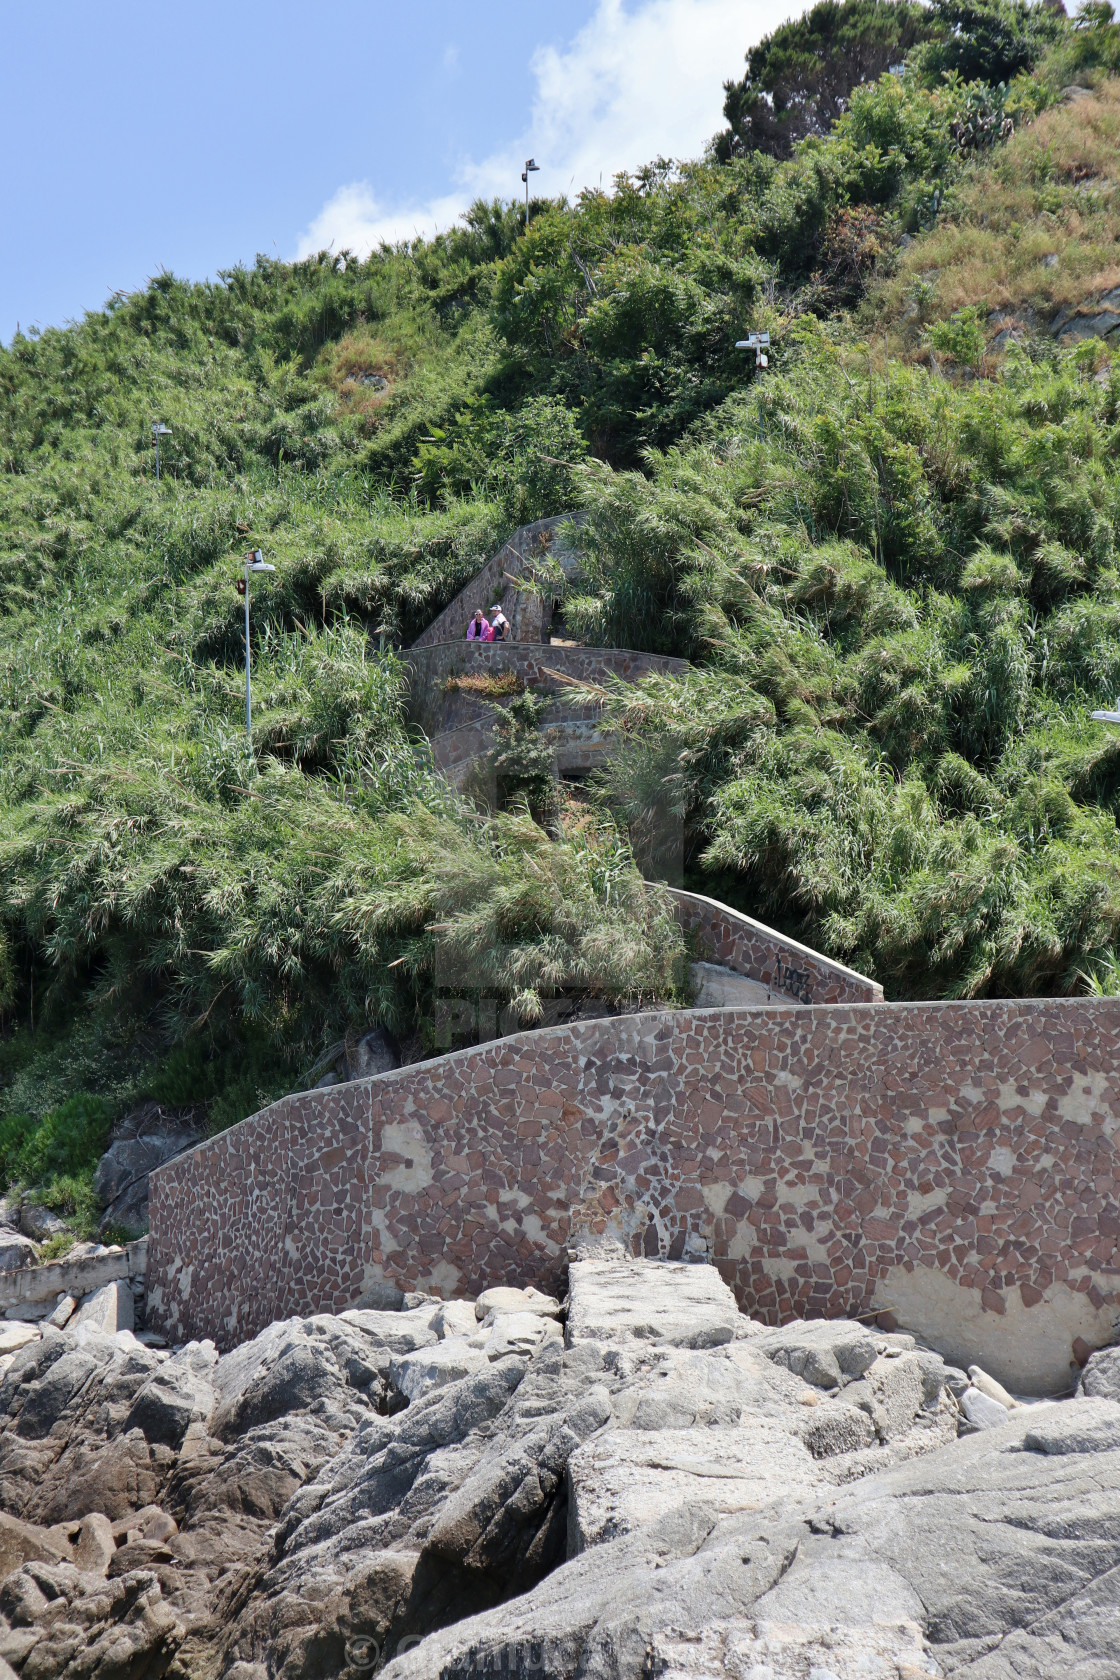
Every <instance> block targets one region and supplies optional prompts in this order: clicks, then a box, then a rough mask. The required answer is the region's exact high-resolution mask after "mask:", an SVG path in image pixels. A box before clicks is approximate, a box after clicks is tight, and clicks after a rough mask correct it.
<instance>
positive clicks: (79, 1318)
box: [67, 1282, 135, 1336]
mask: <svg viewBox="0 0 1120 1680" xmlns="http://www.w3.org/2000/svg"><path fill="white" fill-rule="evenodd" d="M134 1325H135V1317H134V1314H133V1301H132V1291H131V1289H130V1288H129V1287H128V1284H127V1283H124V1282H118V1283H107V1284H105V1285H104V1287H103V1288H101V1289H98V1290H96V1291H95V1292H94V1294H92V1295H87V1296H86V1297H85V1299H84V1300H83V1302H82V1303H81V1305H80V1306H79V1308H78V1310H77V1312H76V1313H75V1314H74V1316H73V1318H72V1319H71V1320H70V1321H69V1324H68V1326H67V1328H68V1329H70V1330H73V1331H74V1332H77V1331H79V1330H81V1329H82V1328H83V1327H86V1326H88V1327H89V1328H90V1329H91V1330H97V1331H100V1332H101V1333H102V1334H103V1335H106V1336H112V1335H115V1334H116V1332H117V1331H118V1330H131V1329H132V1328H133V1327H134Z"/></svg>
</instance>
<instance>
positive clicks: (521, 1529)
mask: <svg viewBox="0 0 1120 1680" xmlns="http://www.w3.org/2000/svg"><path fill="white" fill-rule="evenodd" d="M3 1338H6V1340H3V1347H2V1351H0V1370H2V1374H0V1511H2V1512H3V1513H4V1515H2V1516H0V1680H11V1675H12V1673H13V1672H17V1673H18V1674H19V1675H20V1676H21V1680H55V1677H56V1676H66V1677H68V1680H69V1677H74V1680H77V1677H78V1676H81V1677H83V1680H95V1677H96V1680H125V1677H127V1680H149V1677H151V1680H158V1677H159V1676H163V1675H172V1676H176V1677H178V1680H185V1677H187V1676H190V1677H192V1680H195V1677H199V1680H201V1677H206V1680H211V1677H212V1680H320V1677H326V1676H328V1675H331V1676H335V1675H337V1676H342V1677H345V1680H359V1677H361V1676H367V1675H371V1674H373V1673H375V1672H377V1671H379V1670H381V1669H383V1668H384V1669H385V1672H386V1675H387V1676H391V1677H392V1680H406V1677H408V1680H437V1677H443V1676H456V1677H457V1676H463V1677H466V1676H474V1675H480V1676H481V1675H484V1674H485V1675H490V1676H492V1675H494V1674H495V1673H498V1672H500V1673H502V1674H510V1675H521V1674H524V1675H526V1676H529V1675H534V1676H538V1677H539V1676H549V1677H553V1676H555V1677H557V1680H567V1677H569V1676H570V1677H572V1680H576V1676H580V1677H583V1676H604V1677H608V1676H609V1677H617V1680H623V1677H626V1680H629V1677H633V1680H638V1677H639V1676H654V1675H657V1676H669V1677H671V1680H675V1677H677V1676H681V1677H684V1676H693V1675H697V1676H698V1675H717V1676H722V1675H727V1676H737V1677H745V1676H748V1675H749V1676H751V1677H752V1680H762V1677H763V1676H765V1680H785V1677H789V1680H794V1677H798V1680H809V1677H810V1676H817V1677H819V1676H823V1675H827V1676H829V1677H832V1680H855V1677H856V1676H859V1677H860V1680H868V1677H870V1680H904V1677H908V1680H915V1677H916V1676H919V1675H936V1674H942V1675H950V1674H951V1675H954V1676H955V1675H967V1676H969V1677H970V1680H1003V1677H1006V1680H1012V1677H1014V1680H1025V1677H1026V1680H1029V1677H1032V1676H1037V1677H1039V1680H1042V1677H1044V1676H1045V1677H1047V1680H1049V1677H1052V1676H1055V1675H1058V1674H1061V1675H1063V1676H1064V1675H1071V1676H1076V1677H1077V1680H1097V1677H1099V1680H1105V1677H1107V1676H1111V1677H1114V1676H1115V1675H1116V1673H1117V1668H1116V1652H1117V1651H1118V1650H1120V1349H1117V1350H1105V1351H1104V1352H1102V1353H1099V1354H1096V1355H1094V1356H1093V1358H1092V1359H1091V1360H1090V1362H1089V1364H1088V1366H1087V1368H1086V1370H1085V1372H1084V1374H1083V1377H1082V1380H1081V1384H1080V1388H1079V1392H1078V1395H1077V1396H1076V1397H1075V1398H1073V1399H1072V1400H1067V1401H1064V1402H1060V1403H1057V1402H1055V1403H1045V1402H1043V1403H1032V1404H1026V1405H1020V1404H1018V1403H1016V1402H1015V1400H1014V1399H1013V1397H1012V1396H1010V1395H1007V1394H1005V1393H1004V1391H1003V1390H1002V1389H1001V1388H1000V1386H999V1384H998V1383H994V1382H993V1381H992V1380H991V1379H990V1378H988V1377H986V1376H985V1375H984V1373H983V1371H981V1370H980V1369H979V1368H978V1367H977V1368H974V1369H973V1370H972V1371H971V1372H969V1373H965V1372H963V1371H959V1370H955V1369H953V1368H952V1367H950V1366H947V1365H946V1364H945V1362H944V1361H943V1360H942V1359H941V1357H940V1356H939V1355H938V1354H937V1353H936V1352H935V1351H933V1350H931V1349H928V1348H923V1347H920V1346H917V1345H916V1344H915V1342H914V1339H913V1338H912V1337H909V1336H906V1335H902V1334H893V1335H887V1334H883V1333H881V1332H880V1331H878V1330H876V1329H874V1328H870V1329H869V1328H868V1327H866V1326H864V1325H861V1324H858V1323H854V1322H849V1321H843V1320H840V1321H830V1322H810V1323H795V1324H791V1325H787V1326H785V1327H784V1328H783V1329H780V1330H773V1329H767V1328H765V1327H763V1326H761V1325H759V1324H756V1323H754V1322H752V1321H751V1320H750V1319H748V1318H746V1317H744V1316H743V1315H742V1314H741V1313H740V1312H739V1311H738V1309H737V1307H736V1305H735V1302H734V1300H733V1298H732V1296H731V1295H730V1293H729V1291H728V1290H727V1289H726V1287H725V1285H724V1284H723V1282H722V1280H721V1279H720V1277H719V1275H718V1273H717V1272H716V1271H715V1270H714V1268H711V1267H709V1266H706V1265H677V1264H670V1263H661V1262H656V1261H633V1260H629V1259H627V1258H625V1257H624V1256H623V1255H622V1253H621V1252H620V1251H611V1250H609V1249H595V1250H586V1251H581V1252H580V1253H579V1254H578V1255H577V1256H576V1257H575V1258H574V1259H573V1262H572V1264H571V1266H570V1268H569V1290H568V1295H567V1298H566V1300H565V1301H564V1302H560V1301H558V1300H555V1299H553V1298H551V1297H549V1296H546V1295H542V1294H539V1293H537V1292H536V1291H535V1290H532V1289H528V1290H521V1289H516V1288H508V1289H492V1290H488V1291H486V1293H485V1294H483V1295H482V1296H481V1297H480V1298H479V1299H478V1300H477V1301H447V1302H443V1301H438V1300H434V1299H428V1298H422V1297H415V1296H414V1297H403V1296H400V1295H399V1294H398V1293H396V1292H394V1291H392V1290H391V1289H383V1290H382V1291H381V1292H379V1294H378V1296H377V1299H376V1302H375V1304H373V1305H358V1306H356V1307H355V1308H354V1309H352V1310H351V1311H348V1312H344V1313H341V1314H339V1315H337V1316H332V1315H320V1316H316V1317H313V1318H307V1319H292V1320H287V1321H285V1322H282V1323H277V1324H273V1325H271V1326H270V1327H269V1328H268V1329H267V1330H265V1331H264V1332H262V1334H260V1335H259V1336H257V1337H256V1338H255V1339H254V1340H253V1341H251V1342H248V1343H245V1344H244V1345H242V1346H240V1347H238V1348H235V1349H234V1350H233V1351H232V1352H230V1353H227V1354H225V1355H224V1356H221V1357H219V1355H218V1352H217V1350H216V1349H215V1348H214V1347H213V1345H212V1344H210V1343H208V1342H201V1343H191V1344H189V1345H188V1346H186V1347H183V1348H179V1349H175V1350H172V1349H161V1348H157V1347H151V1346H145V1345H144V1344H143V1343H142V1342H141V1341H139V1340H138V1339H137V1337H136V1336H135V1335H134V1334H133V1333H132V1332H131V1331H129V1330H127V1329H118V1330H115V1331H113V1330H109V1329H106V1328H104V1327H103V1325H102V1324H99V1323H97V1322H94V1321H93V1320H92V1319H89V1318H87V1319H86V1321H85V1322H83V1323H81V1324H79V1325H78V1326H77V1327H76V1328H74V1327H73V1323H72V1321H71V1322H70V1323H67V1324H65V1325H63V1326H62V1327H61V1328H59V1327H57V1326H55V1325H52V1324H50V1323H49V1322H47V1321H45V1320H44V1321H42V1322H39V1323H25V1322H21V1323H12V1324H9V1325H8V1326H7V1327H6V1328H4V1329H0V1339H3ZM386 1665H388V1666H387V1667H386Z"/></svg>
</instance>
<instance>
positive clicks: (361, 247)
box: [298, 181, 470, 257]
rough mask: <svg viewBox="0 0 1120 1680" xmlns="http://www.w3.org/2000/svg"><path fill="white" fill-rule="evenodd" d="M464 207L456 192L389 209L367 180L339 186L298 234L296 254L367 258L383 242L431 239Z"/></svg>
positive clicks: (459, 194)
mask: <svg viewBox="0 0 1120 1680" xmlns="http://www.w3.org/2000/svg"><path fill="white" fill-rule="evenodd" d="M469 196H470V195H466V199H467V201H469ZM464 204H465V198H464V194H463V193H462V192H455V193H450V194H448V195H447V196H446V197H445V198H437V199H433V200H432V201H431V203H429V204H414V205H408V206H406V207H405V208H404V209H402V210H389V209H387V208H386V207H385V206H384V205H382V204H380V203H378V201H377V199H376V198H375V197H374V195H373V189H372V188H371V187H370V185H369V182H368V181H352V182H351V183H350V185H349V186H346V187H339V189H338V191H337V192H336V193H335V195H334V197H333V198H331V199H328V201H327V202H326V204H324V206H323V208H322V209H321V210H320V212H319V214H318V215H317V216H316V218H315V220H314V221H313V222H312V224H311V226H310V227H309V228H308V229H307V231H306V233H302V234H301V235H300V237H299V248H298V255H299V256H301V257H307V256H310V255H311V254H312V253H313V252H315V251H325V250H334V251H354V252H356V253H357V254H358V255H360V256H366V255H367V254H368V253H369V252H370V251H372V250H373V249H374V248H375V247H376V246H378V245H380V243H381V241H382V240H384V241H385V242H386V244H388V245H393V244H395V243H396V242H397V240H398V239H415V238H416V236H417V235H418V234H424V235H426V236H428V237H430V236H431V235H432V234H433V233H438V232H439V231H440V230H441V229H442V228H448V227H450V226H451V225H452V223H453V222H454V221H455V219H456V217H457V216H458V215H459V213H460V211H461V210H462V209H463V208H464Z"/></svg>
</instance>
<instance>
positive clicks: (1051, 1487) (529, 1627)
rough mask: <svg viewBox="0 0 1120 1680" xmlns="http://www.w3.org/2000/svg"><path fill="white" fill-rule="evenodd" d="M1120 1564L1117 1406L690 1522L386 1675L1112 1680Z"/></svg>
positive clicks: (444, 1640)
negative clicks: (677, 1665) (1041, 1436)
mask: <svg viewBox="0 0 1120 1680" xmlns="http://www.w3.org/2000/svg"><path fill="white" fill-rule="evenodd" d="M1075 1408H1076V1409H1077V1410H1078V1411H1079V1412H1080V1415H1081V1417H1082V1418H1083V1419H1084V1423H1083V1424H1082V1425H1081V1426H1080V1427H1079V1429H1078V1430H1077V1431H1076V1432H1074V1433H1070V1432H1069V1426H1066V1433H1065V1434H1064V1436H1063V1433H1062V1431H1061V1430H1059V1431H1058V1432H1057V1433H1056V1434H1054V1435H1052V1436H1049V1437H1048V1439H1049V1441H1050V1445H1049V1446H1048V1447H1047V1448H1046V1449H1045V1450H1043V1449H1041V1448H1040V1446H1039V1445H1038V1444H1036V1441H1035V1439H1034V1436H1035V1435H1037V1434H1038V1431H1039V1430H1041V1429H1042V1428H1043V1423H1044V1419H1043V1417H1042V1414H1043V1413H1049V1414H1050V1415H1051V1418H1054V1417H1055V1416H1060V1415H1061V1414H1062V1413H1063V1412H1073V1411H1074V1409H1075ZM1032 1413H1033V1414H1034V1422H1033V1424H1032V1421H1031V1415H1032ZM1051 1427H1055V1428H1056V1424H1054V1425H1052V1426H1051ZM1093 1431H1097V1432H1099V1433H1093ZM1063 1440H1064V1443H1065V1445H1064V1449H1062V1450H1059V1449H1060V1448H1061V1443H1062V1441H1063ZM1118 1565H1120V1407H1118V1406H1116V1405H1114V1404H1113V1403H1110V1402H1108V1401H1091V1400H1079V1401H1075V1402H1072V1403H1071V1405H1070V1406H1069V1407H1058V1406H1051V1407H1031V1408H1025V1409H1024V1410H1022V1411H1019V1412H1015V1413H1012V1414H1009V1421H1008V1425H1007V1428H1006V1429H1005V1430H1003V1431H1001V1432H999V1433H998V1434H997V1433H996V1432H992V1433H988V1434H978V1435H975V1436H972V1437H970V1438H969V1439H967V1440H963V1441H959V1442H956V1443H954V1444H953V1445H952V1446H951V1447H949V1448H947V1449H944V1450H942V1451H939V1452H936V1453H932V1454H929V1455H926V1456H924V1457H921V1458H918V1459H914V1460H912V1461H910V1462H908V1463H906V1464H903V1465H899V1466H896V1467H895V1468H893V1469H890V1470H887V1471H884V1472H882V1473H881V1474H878V1475H874V1476H869V1477H867V1478H864V1479H861V1480H859V1481H856V1482H854V1483H852V1484H851V1485H850V1486H848V1487H845V1488H843V1489H840V1490H836V1489H833V1490H832V1491H831V1493H829V1494H827V1495H822V1494H821V1493H819V1492H818V1493H809V1494H808V1495H804V1494H799V1493H798V1492H797V1491H796V1490H794V1491H793V1493H792V1495H790V1496H784V1497H782V1498H780V1499H778V1500H776V1501H774V1502H772V1503H771V1504H770V1505H769V1506H768V1507H766V1508H763V1509H760V1510H759V1511H756V1512H752V1513H750V1514H747V1515H735V1516H729V1517H723V1518H721V1517H719V1515H718V1514H717V1513H715V1512H713V1511H712V1510H711V1509H710V1508H708V1507H706V1506H705V1505H703V1504H701V1503H699V1502H696V1501H694V1502H691V1503H689V1504H685V1505H681V1506H678V1507H677V1508H676V1509H675V1510H673V1511H670V1512H667V1513H665V1514H664V1515H663V1516H662V1517H661V1518H660V1519H659V1520H658V1521H657V1522H655V1523H654V1524H653V1525H652V1526H650V1527H647V1528H640V1529H636V1530H634V1531H632V1532H631V1533H629V1534H626V1535H624V1536H623V1537H621V1538H620V1539H617V1540H614V1541H610V1542H608V1543H607V1544H605V1545H601V1546H596V1547H592V1548H590V1549H589V1550H587V1551H584V1552H582V1553H581V1554H580V1555H579V1556H578V1557H576V1558H574V1559H573V1560H571V1561H570V1562H568V1563H566V1564H564V1565H563V1566H562V1567H561V1568H559V1569H557V1570H556V1571H554V1572H553V1573H552V1574H551V1575H550V1576H549V1577H548V1578H547V1579H546V1580H544V1581H543V1582H541V1584H540V1585H538V1586H537V1587H536V1588H534V1589H533V1590H532V1591H531V1592H529V1593H527V1594H525V1595H524V1596H523V1597H522V1598H520V1599H519V1600H518V1601H517V1602H516V1603H513V1604H506V1605H503V1606H502V1607H501V1609H500V1610H498V1611H491V1612H487V1613H483V1614H481V1615H477V1616H475V1617H473V1618H472V1619H471V1620H470V1621H469V1622H466V1623H465V1624H463V1625H462V1626H458V1627H450V1628H447V1629H445V1630H443V1631H440V1632H434V1633H432V1634H431V1635H430V1636H429V1637H428V1638H427V1639H425V1640H424V1641H423V1642H422V1643H421V1644H420V1645H418V1646H416V1647H415V1649H413V1650H410V1651H407V1653H406V1654H401V1655H397V1656H396V1658H395V1660H394V1661H393V1662H391V1663H390V1665H389V1667H388V1668H387V1669H386V1670H385V1675H386V1680H428V1677H431V1680H435V1677H436V1676H437V1675H440V1674H446V1673H454V1674H455V1675H456V1676H457V1677H459V1676H462V1677H464V1680H469V1677H473V1676H476V1675H477V1676H479V1677H480V1680H481V1677H482V1676H483V1675H488V1674H493V1673H496V1672H501V1673H502V1674H504V1675H505V1674H508V1675H510V1676H514V1677H520V1676H524V1677H525V1680H530V1676H533V1675H539V1674H541V1673H542V1672H543V1673H547V1674H549V1675H550V1676H554V1677H555V1680H568V1677H569V1676H570V1677H572V1680H574V1677H575V1676H576V1675H604V1676H606V1675H608V1674H609V1675H611V1676H612V1677H613V1680H639V1677H640V1676H643V1675H648V1674H650V1673H662V1674H666V1673H668V1674H673V1673H674V1672H677V1671H676V1670H675V1669H674V1667H673V1665H672V1663H671V1662H667V1663H666V1665H665V1666H660V1665H659V1666H657V1667H653V1666H651V1654H652V1653H656V1652H658V1651H661V1652H663V1653H664V1654H665V1656H666V1657H667V1658H668V1657H670V1656H672V1657H674V1658H675V1657H677V1656H678V1655H682V1656H683V1655H684V1654H685V1653H691V1655H690V1656H689V1657H688V1662H689V1664H691V1670H690V1668H689V1667H688V1666H685V1667H683V1668H682V1669H681V1670H680V1671H679V1672H681V1673H682V1674H684V1673H688V1672H690V1671H691V1672H692V1673H697V1674H705V1675H712V1674H714V1675H721V1674H724V1673H727V1674H729V1675H732V1674H733V1675H737V1676H741V1675H743V1674H746V1673H751V1672H765V1673H769V1674H772V1675H773V1676H775V1677H778V1676H789V1677H792V1676H794V1675H807V1674H810V1673H812V1672H814V1671H815V1672H819V1673H828V1674H832V1675H856V1674H858V1675H867V1674H871V1675H876V1674H879V1675H882V1676H890V1677H891V1680H899V1677H900V1676H902V1675H907V1674H911V1675H913V1674H922V1673H928V1674H936V1673H945V1674H954V1675H961V1676H963V1675H968V1676H975V1680H1052V1677H1053V1676H1055V1675H1059V1674H1061V1675H1065V1674H1076V1675H1078V1676H1079V1677H1080V1680H1109V1677H1110V1676H1111V1675H1113V1674H1114V1673H1115V1653H1116V1651H1117V1650H1118V1649H1120V1592H1118V1591H1117V1589H1116V1585H1115V1581H1116V1572H1117V1568H1118ZM826 1641H831V1651H830V1653H829V1656H828V1657H827V1658H826V1657H825V1655H824V1653H825V1652H826V1651H829V1645H828V1643H827V1642H826ZM705 1643H706V1644H707V1647H708V1649H707V1651H705ZM783 1646H784V1647H785V1650H784V1651H783ZM736 1651H737V1652H738V1653H740V1654H741V1656H742V1659H743V1662H744V1664H746V1666H742V1667H740V1666H737V1661H736V1660H733V1657H732V1655H731V1653H733V1652H736ZM818 1653H819V1659H818ZM810 1657H812V1658H813V1664H812V1665H810V1662H809V1659H810ZM701 1658H704V1659H705V1661H704V1662H703V1663H702V1662H701V1661H700V1660H699V1659H701ZM748 1658H749V1659H750V1661H749V1662H747V1659H748ZM779 1659H780V1660H779ZM861 1660H862V1661H863V1664H864V1666H862V1667H861V1666H859V1661H861ZM759 1662H761V1663H762V1664H763V1666H762V1667H761V1668H759V1667H757V1666H756V1667H753V1668H752V1666H751V1665H752V1664H757V1663H759ZM892 1665H893V1666H892Z"/></svg>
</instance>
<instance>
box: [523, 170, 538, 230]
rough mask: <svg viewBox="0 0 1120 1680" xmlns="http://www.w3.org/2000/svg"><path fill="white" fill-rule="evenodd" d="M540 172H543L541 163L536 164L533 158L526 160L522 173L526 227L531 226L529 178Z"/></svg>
mask: <svg viewBox="0 0 1120 1680" xmlns="http://www.w3.org/2000/svg"><path fill="white" fill-rule="evenodd" d="M540 172H541V166H540V164H539V163H534V161H533V159H532V158H526V159H525V167H524V169H523V170H522V171H521V179H522V180H523V181H524V183H525V226H526V227H528V226H529V177H530V175H539V174H540Z"/></svg>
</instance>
